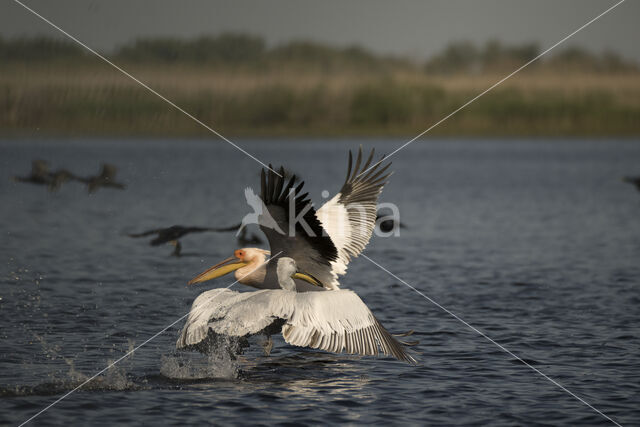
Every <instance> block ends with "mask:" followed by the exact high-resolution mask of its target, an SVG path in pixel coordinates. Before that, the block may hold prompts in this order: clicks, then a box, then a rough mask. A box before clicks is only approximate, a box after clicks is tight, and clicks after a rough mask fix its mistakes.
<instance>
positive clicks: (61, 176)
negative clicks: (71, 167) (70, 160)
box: [49, 169, 79, 191]
mask: <svg viewBox="0 0 640 427" xmlns="http://www.w3.org/2000/svg"><path fill="white" fill-rule="evenodd" d="M49 179H50V181H49V190H50V191H56V190H58V189H59V188H60V186H62V184H64V183H66V182H68V181H79V179H78V177H77V176H75V175H74V174H73V173H71V172H70V171H68V170H67V169H58V170H57V171H55V172H51V173H50V174H49Z"/></svg>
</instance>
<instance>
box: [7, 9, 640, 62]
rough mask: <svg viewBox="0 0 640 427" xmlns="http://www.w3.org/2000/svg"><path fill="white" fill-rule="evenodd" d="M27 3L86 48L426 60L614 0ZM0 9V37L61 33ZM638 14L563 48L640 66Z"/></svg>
mask: <svg viewBox="0 0 640 427" xmlns="http://www.w3.org/2000/svg"><path fill="white" fill-rule="evenodd" d="M25 4H26V5H27V6H28V7H30V8H32V9H34V10H35V11H36V12H38V13H40V14H41V15H42V16H43V17H45V18H47V19H49V20H51V21H52V22H53V23H55V24H56V25H58V26H60V27H61V28H62V29H64V30H65V31H67V32H69V33H70V34H72V35H73V36H75V37H77V38H78V39H79V40H81V41H83V42H84V43H87V44H88V45H89V46H91V47H92V48H96V49H100V50H104V51H111V50H113V49H114V48H117V47H118V46H120V45H122V44H124V43H127V42H129V41H131V40H132V39H136V38H144V37H165V36H166V37H179V38H193V37H198V36H203V35H219V34H222V33H227V32H239V33H247V34H252V35H256V36H260V37H263V38H264V39H265V40H266V42H267V43H268V45H270V46H273V45H275V44H280V43H286V42H288V41H291V40H312V41H318V42H322V43H328V44H331V45H335V46H347V45H359V46H362V47H364V48H366V49H369V50H371V51H373V52H375V53H378V54H392V55H402V56H409V57H411V58H413V59H416V60H424V59H426V58H428V57H430V56H432V55H433V54H435V53H436V52H438V51H439V50H441V49H442V48H443V47H444V46H446V45H447V44H449V43H451V42H453V41H459V40H469V41H473V42H475V43H476V44H483V43H485V42H487V41H489V40H493V39H495V40H499V41H501V42H503V43H505V44H521V43H525V42H536V43H538V44H539V45H540V47H541V49H545V48H546V47H548V46H550V45H552V44H554V43H555V42H557V41H558V40H560V39H561V38H563V37H565V36H566V35H568V34H569V33H571V32H572V31H574V30H575V29H577V28H578V27H580V26H581V25H583V24H585V23H586V22H587V21H589V20H591V19H592V18H594V17H595V16H597V15H598V14H600V13H601V12H603V11H604V10H605V9H607V8H608V7H610V6H612V5H613V4H615V2H608V1H607V2H604V1H599V0H584V1H567V2H563V3H560V4H557V3H554V2H551V1H548V0H544V1H539V2H524V1H504V0H487V1H484V2H481V3H480V2H465V1H449V2H444V1H435V2H429V3H426V2H420V1H416V0H405V1H403V2H401V3H394V4H392V3H384V2H380V1H374V2H364V1H353V2H349V3H346V4H343V3H340V2H336V1H331V2H322V3H312V2H298V1H293V0H278V1H275V2H269V3H264V2H259V1H254V0H241V1H236V2H233V3H224V2H220V1H213V2H207V1H204V0H191V1H189V2H181V3H177V2H172V1H168V0H159V1H156V2H154V3H153V7H148V3H147V2H145V1H134V2H124V1H122V0H115V1H111V2H109V3H101V2H96V1H91V2H81V1H78V0H65V1H60V2H56V3H50V2H46V1H42V0H37V1H36V0H32V1H28V2H25ZM185 4H186V5H187V7H185ZM1 9H2V14H1V15H0V24H1V25H0V35H1V36H2V37H5V38H12V37H21V36H35V35H47V36H56V37H65V36H64V35H62V34H61V33H59V32H58V31H57V30H55V29H54V28H52V27H51V26H49V25H48V24H46V23H45V22H43V21H41V20H40V19H38V18H37V17H36V16H34V15H33V14H31V13H30V12H29V11H27V10H26V9H24V8H23V7H22V6H20V5H19V4H17V3H15V2H7V3H6V4H5V5H4V6H2V8H1ZM637 16H640V2H636V3H632V2H625V3H623V4H621V5H620V6H618V7H617V8H616V9H614V10H613V11H611V12H610V13H608V14H607V15H605V16H603V17H602V18H601V19H599V20H598V21H596V22H594V23H593V24H592V25H590V26H589V27H587V28H585V29H584V30H583V31H581V32H579V33H578V34H576V35H575V36H574V37H572V38H571V39H570V40H568V41H567V42H566V43H565V44H563V46H564V47H568V46H579V47H582V48H586V49H588V50H591V51H593V52H602V51H604V50H610V51H614V52H616V53H618V54H620V55H622V56H623V57H625V58H628V59H632V60H635V61H637V62H640V49H638V48H637V46H636V45H635V40H636V39H637V36H638V33H639V31H638V30H637V26H636V22H635V20H636V19H635V17H637Z"/></svg>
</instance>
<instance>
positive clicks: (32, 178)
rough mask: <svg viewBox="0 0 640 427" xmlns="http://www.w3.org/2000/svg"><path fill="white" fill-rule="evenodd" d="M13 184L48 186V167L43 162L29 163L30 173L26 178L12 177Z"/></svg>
mask: <svg viewBox="0 0 640 427" xmlns="http://www.w3.org/2000/svg"><path fill="white" fill-rule="evenodd" d="M13 180H14V181H15V182H26V183H28V184H37V185H48V184H49V182H50V179H49V165H48V163H47V162H46V161H44V160H34V161H32V162H31V173H30V174H29V175H27V176H14V177H13Z"/></svg>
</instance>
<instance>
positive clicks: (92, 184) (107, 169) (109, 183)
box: [78, 163, 125, 193]
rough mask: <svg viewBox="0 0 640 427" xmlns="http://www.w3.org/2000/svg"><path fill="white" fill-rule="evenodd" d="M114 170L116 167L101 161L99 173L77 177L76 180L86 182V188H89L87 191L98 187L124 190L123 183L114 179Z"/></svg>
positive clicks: (91, 191)
mask: <svg viewBox="0 0 640 427" xmlns="http://www.w3.org/2000/svg"><path fill="white" fill-rule="evenodd" d="M116 171H117V168H116V167H115V166H114V165H111V164H109V163H103V164H102V171H101V172H100V175H96V176H89V177H86V178H78V181H80V182H84V183H85V184H87V190H89V193H93V192H95V191H96V190H98V189H99V188H100V187H110V188H117V189H119V190H124V188H125V186H124V184H121V183H119V182H116V181H115V177H116Z"/></svg>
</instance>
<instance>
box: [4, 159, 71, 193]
mask: <svg viewBox="0 0 640 427" xmlns="http://www.w3.org/2000/svg"><path fill="white" fill-rule="evenodd" d="M13 180H14V181H15V182H26V183H29V184H37V185H46V186H47V188H48V189H49V191H56V190H58V189H59V188H60V186H61V185H62V184H64V183H65V182H68V181H71V180H78V177H76V176H75V175H74V174H73V173H71V172H70V171H68V170H67V169H58V170H57V171H55V172H49V165H48V163H47V162H46V161H44V160H34V161H32V162H31V173H30V174H29V175H27V176H14V177H13Z"/></svg>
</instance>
